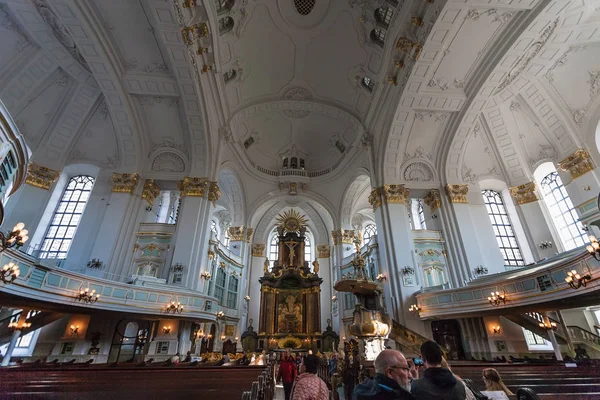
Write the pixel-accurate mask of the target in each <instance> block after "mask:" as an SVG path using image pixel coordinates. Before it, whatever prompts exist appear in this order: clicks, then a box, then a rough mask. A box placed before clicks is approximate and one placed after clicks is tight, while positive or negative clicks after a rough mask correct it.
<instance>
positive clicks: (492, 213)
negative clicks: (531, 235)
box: [481, 190, 525, 265]
mask: <svg viewBox="0 0 600 400" xmlns="http://www.w3.org/2000/svg"><path fill="white" fill-rule="evenodd" d="M481 193H482V195H483V201H484V203H485V208H486V209H487V212H488V216H489V217H490V221H491V222H492V227H493V228H494V234H495V235H496V241H497V242H498V247H499V248H500V251H501V252H502V257H503V258H504V263H505V265H524V264H525V263H524V261H523V255H522V254H521V249H520V248H519V244H518V243H517V238H516V237H515V232H514V230H513V227H512V224H511V222H510V219H509V218H508V213H507V212H506V207H504V202H503V201H502V196H500V193H498V192H496V191H495V190H483V191H482V192H481Z"/></svg>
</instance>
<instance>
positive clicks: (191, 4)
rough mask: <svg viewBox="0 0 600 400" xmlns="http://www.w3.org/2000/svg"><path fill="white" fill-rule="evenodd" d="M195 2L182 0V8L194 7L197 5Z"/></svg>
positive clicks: (193, 0) (194, 0)
mask: <svg viewBox="0 0 600 400" xmlns="http://www.w3.org/2000/svg"><path fill="white" fill-rule="evenodd" d="M196 1H197V0H183V4H182V5H183V8H191V7H196V6H197V5H198V4H197V3H196Z"/></svg>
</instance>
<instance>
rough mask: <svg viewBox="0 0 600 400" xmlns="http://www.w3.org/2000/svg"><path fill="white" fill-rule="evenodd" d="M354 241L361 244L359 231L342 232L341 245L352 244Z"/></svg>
mask: <svg viewBox="0 0 600 400" xmlns="http://www.w3.org/2000/svg"><path fill="white" fill-rule="evenodd" d="M356 241H358V242H359V243H361V242H362V233H361V232H360V231H353V230H342V243H343V244H354V243H355V242H356Z"/></svg>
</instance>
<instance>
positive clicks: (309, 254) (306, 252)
mask: <svg viewBox="0 0 600 400" xmlns="http://www.w3.org/2000/svg"><path fill="white" fill-rule="evenodd" d="M311 248H312V247H311V245H310V237H309V236H308V231H307V234H306V239H304V261H308V262H310V261H312V260H311V258H312V251H311Z"/></svg>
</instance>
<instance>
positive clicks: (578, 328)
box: [567, 325, 600, 343]
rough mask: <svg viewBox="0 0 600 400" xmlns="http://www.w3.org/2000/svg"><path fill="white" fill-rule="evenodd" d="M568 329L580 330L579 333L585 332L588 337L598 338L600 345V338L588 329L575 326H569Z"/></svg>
mask: <svg viewBox="0 0 600 400" xmlns="http://www.w3.org/2000/svg"><path fill="white" fill-rule="evenodd" d="M567 328H569V329H573V330H578V331H583V332H585V334H586V335H591V336H593V337H594V338H596V340H597V341H598V342H599V343H600V336H598V335H596V334H595V333H594V332H590V331H588V330H587V329H584V328H582V327H580V326H575V325H568V326H567Z"/></svg>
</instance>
